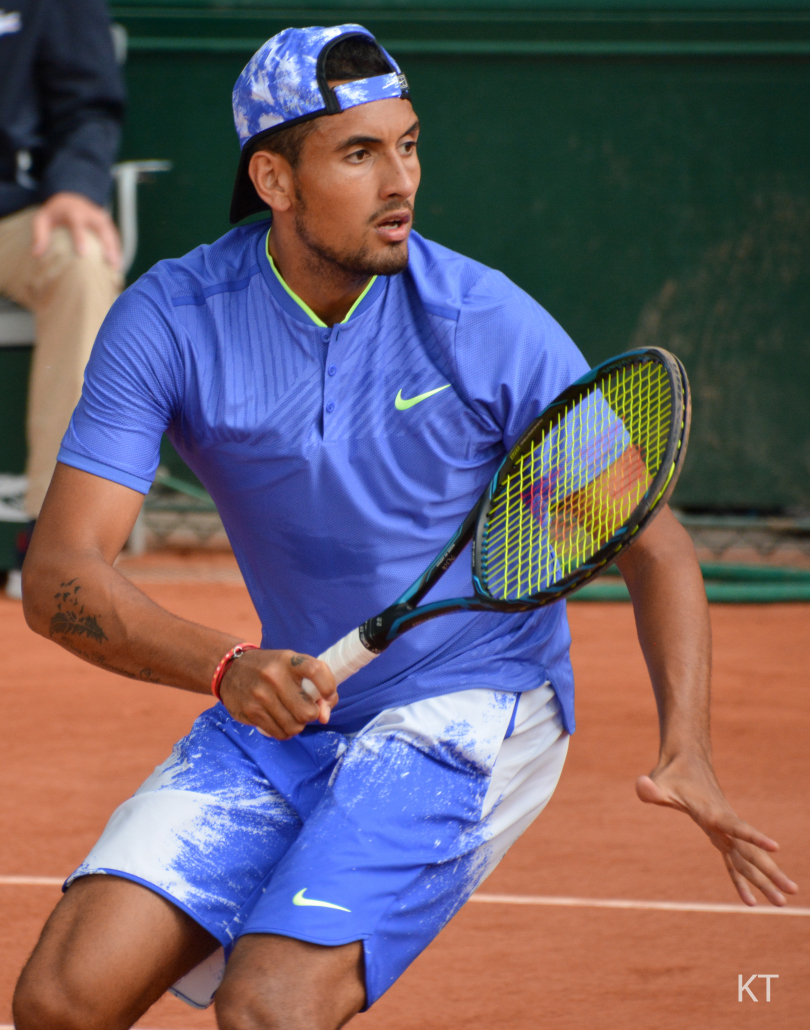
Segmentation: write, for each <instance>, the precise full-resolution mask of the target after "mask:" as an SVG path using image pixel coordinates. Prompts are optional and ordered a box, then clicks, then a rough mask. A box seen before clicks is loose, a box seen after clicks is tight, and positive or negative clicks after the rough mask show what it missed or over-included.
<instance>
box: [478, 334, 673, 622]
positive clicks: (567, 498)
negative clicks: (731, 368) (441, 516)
mask: <svg viewBox="0 0 810 1030" xmlns="http://www.w3.org/2000/svg"><path fill="white" fill-rule="evenodd" d="M689 419H690V402H689V388H688V382H687V379H686V373H685V371H684V369H683V366H682V365H681V363H680V362H679V361H678V359H677V358H676V357H675V356H674V355H672V354H670V353H669V352H668V351H665V350H662V349H660V348H657V347H650V348H645V349H643V350H636V351H630V352H629V353H627V354H622V355H620V356H619V357H617V358H614V359H613V360H611V361H608V362H605V363H604V364H602V365H599V366H598V367H597V368H595V369H592V370H591V371H590V372H589V373H588V374H587V375H585V376H583V377H582V378H581V379H579V380H577V382H575V383H573V384H572V385H571V386H569V387H568V388H567V389H566V390H565V391H564V392H563V393H562V394H560V396H559V397H558V398H557V399H556V400H555V401H554V402H553V403H552V404H551V405H549V407H548V408H546V409H545V411H544V412H543V413H542V414H541V415H540V417H539V418H538V419H537V420H536V421H535V422H534V423H533V424H532V425H531V426H530V427H529V428H528V430H527V431H526V432H525V433H524V434H523V436H522V437H521V438H520V439H519V440H518V441H517V443H516V444H515V446H514V447H513V448H512V450H511V451H510V452H509V455H508V456H507V458H506V460H505V461H504V463H503V464H502V465H501V467H500V469H499V470H498V472H497V473H496V475H495V477H494V478H493V480H492V482H491V484H490V487H489V490H488V491H487V492H486V494H485V495H484V497H483V498H482V500H481V504H480V507H479V510H478V516H477V524H476V530H475V534H474V537H473V583H474V586H475V592H476V594H477V596H478V597H479V598H481V599H482V600H487V601H490V602H494V606H497V607H499V608H511V607H515V608H521V607H533V606H534V605H536V604H547V603H549V602H550V601H553V600H556V599H557V598H559V597H563V596H565V595H566V594H569V593H571V592H572V591H574V590H576V589H577V588H578V587H580V586H582V585H583V584H584V583H586V582H587V581H588V580H589V579H591V578H592V577H593V576H595V575H597V574H598V573H599V572H601V571H603V570H604V567H605V566H606V565H607V564H608V563H609V562H611V561H613V560H614V559H615V558H616V557H618V555H619V554H620V553H621V552H622V551H623V550H624V549H625V548H626V547H628V546H629V545H630V544H631V543H632V542H633V541H634V540H635V539H636V538H637V536H638V534H639V533H640V531H641V530H642V529H643V528H644V526H645V525H647V524H648V523H649V522H650V520H651V519H652V518H653V517H654V516H655V514H656V512H657V511H659V510H660V508H661V506H662V505H663V504H664V503H665V502H666V500H667V498H668V497H669V495H670V494H671V492H672V489H673V487H674V486H675V483H676V481H677V478H678V474H679V473H680V470H681V467H682V465H683V460H684V457H685V455H686V445H687V441H688V436H689Z"/></svg>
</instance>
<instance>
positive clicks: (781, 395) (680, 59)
mask: <svg viewBox="0 0 810 1030" xmlns="http://www.w3.org/2000/svg"><path fill="white" fill-rule="evenodd" d="M113 12H114V17H115V18H116V20H117V21H118V22H120V23H121V24H123V25H124V26H125V27H126V29H127V31H128V33H129V39H130V53H129V60H128V63H127V69H126V72H127V79H128V85H129V90H130V97H131V111H130V115H129V121H128V125H127V130H126V137H125V146H124V154H123V156H124V157H132V158H134V157H138V158H169V159H171V160H172V161H173V162H174V169H173V171H172V172H170V173H168V174H166V175H163V176H160V177H159V178H157V179H156V181H155V182H154V184H152V185H150V186H147V187H145V188H143V189H142V190H141V212H142V215H141V231H142V245H141V250H140V253H139V256H138V261H137V265H136V268H135V269H133V273H134V274H139V273H140V272H142V271H144V270H145V269H146V268H148V267H149V265H151V264H152V263H153V262H154V261H156V260H158V259H160V258H162V257H167V256H175V255H179V254H182V253H183V252H184V251H186V250H188V249H190V248H191V247H193V246H195V245H197V244H199V243H201V242H208V241H211V240H213V239H215V238H216V237H217V236H219V235H220V234H221V233H223V232H225V231H227V229H228V222H227V208H228V202H229V196H230V189H231V184H232V178H233V172H234V168H235V165H236V159H237V154H238V148H237V144H236V139H235V135H234V132H233V126H232V122H231V113H230V90H231V87H232V84H233V82H234V79H235V78H236V76H237V74H238V73H239V71H240V69H241V68H242V66H243V65H244V63H245V62H246V60H247V59H248V58H249V56H250V54H251V53H252V51H253V50H254V49H255V48H256V47H257V46H259V45H260V44H261V42H262V41H263V40H264V39H265V38H267V37H268V36H269V35H271V34H272V33H274V32H276V31H278V30H279V29H280V28H282V27H284V26H285V25H291V24H296V25H307V24H330V23H335V22H339V21H355V20H356V21H362V22H363V23H364V24H366V25H367V26H368V27H369V28H370V29H372V31H374V32H376V33H377V34H378V36H379V38H380V39H381V41H382V42H383V43H385V44H386V45H387V46H389V47H390V49H391V50H392V51H393V52H394V53H395V54H396V56H397V57H398V59H399V60H400V62H401V64H402V65H403V68H404V70H405V72H406V74H407V75H408V78H409V80H410V82H411V87H412V95H413V99H414V104H415V106H416V108H417V111H418V113H419V115H420V118H421V120H422V123H423V127H424V129H423V131H424V135H423V137H422V141H421V143H420V149H421V156H422V162H423V169H424V175H423V185H422V189H421V192H420V195H419V197H418V200H417V222H416V224H417V228H418V229H419V231H420V232H422V233H423V234H425V235H427V236H429V237H431V238H433V239H436V240H438V241H440V242H441V243H444V244H446V245H448V246H450V247H453V248H455V249H457V250H460V251H462V252H464V253H467V254H469V255H471V256H473V257H475V258H478V259H479V260H481V261H484V262H486V263H488V264H491V265H494V266H495V267H497V268H500V269H502V270H503V271H504V272H506V273H507V274H508V275H509V276H511V277H512V278H513V279H514V280H515V281H516V282H518V283H519V284H520V285H521V286H523V287H524V288H525V289H526V290H528V291H529V292H530V293H531V294H532V295H533V296H534V297H536V298H537V299H538V300H539V301H540V302H541V303H542V304H543V305H544V306H545V307H547V308H548V309H549V310H550V311H551V313H552V314H553V315H554V316H555V317H556V318H557V319H558V320H559V321H560V322H561V323H562V324H563V326H565V328H566V329H567V330H568V331H569V332H570V333H571V335H572V336H573V337H574V339H575V340H576V341H577V343H578V344H579V345H580V346H581V348H582V349H583V351H584V353H585V354H586V356H587V357H588V358H589V359H590V360H592V361H596V360H598V359H600V358H603V357H606V356H608V355H610V354H613V353H616V352H619V351H622V350H626V349H628V348H629V347H631V346H634V345H637V344H647V343H651V344H652V343H654V344H660V345H663V346H666V347H669V348H671V349H672V350H674V351H675V352H676V353H678V354H679V355H680V356H681V358H682V359H683V360H684V362H685V363H686V366H687V369H688V371H689V373H690V376H691V380H692V384H693V388H694V399H695V407H694V418H693V441H692V449H691V453H690V458H689V461H688V464H687V468H686V470H685V473H684V476H683V478H682V481H681V484H680V486H679V489H678V493H677V496H676V500H677V501H678V502H679V503H680V504H682V505H689V506H694V507H705V508H712V509H728V508H734V509H749V508H751V509H753V508H757V509H760V510H762V509H766V510H773V509H786V508H787V509H791V508H807V507H810V419H808V409H810V405H808V389H809V388H810V328H809V327H810V132H809V131H808V128H810V126H808V114H809V113H810V0H802V2H799V0H794V2H793V3H790V2H782V3H779V4H763V3H758V4H754V3H747V4H746V3H745V2H744V0H737V2H736V3H725V2H721V0H715V3H714V4H713V5H711V7H710V8H709V7H708V6H707V5H706V4H703V5H700V4H696V3H690V2H687V0H681V2H676V0H670V3H668V4H666V5H664V4H661V3H658V4H651V3H649V2H648V3H646V4H645V3H642V2H638V3H631V2H627V0H624V2H619V0H616V2H615V3H613V4H610V5H609V4H605V3H601V4H600V3H598V2H592V3H591V4H589V5H586V6H583V7H582V8H576V7H575V6H573V5H571V4H570V3H565V2H562V0H558V2H556V3H555V2H552V0H547V2H544V3H541V2H539V0H524V2H523V3H518V2H515V0H511V2H508V3H504V4H497V5H496V4H494V3H492V2H489V3H485V2H475V0H465V2H463V3H462V2H459V0H444V2H443V3H430V2H428V0H422V2H421V3H408V2H402V0H392V2H390V3H380V2H377V0H367V2H365V3H358V2H355V3H340V2H332V3H329V2H322V3H321V4H320V5H319V6H318V7H305V6H304V5H290V4H287V5H285V6H284V7H283V8H282V7H278V6H275V5H273V4H271V3H266V2H255V3H246V2H241V3H234V4H228V5H224V4H220V5H217V6H214V5H213V4H211V5H206V4H204V3H201V2H200V0H197V2H190V0H189V2H186V3H181V2H178V0H174V2H172V3H156V2H155V0H151V3H149V4H148V5H147V4H145V3H144V4H140V3H132V2H130V3H129V5H127V6H115V7H114V8H113Z"/></svg>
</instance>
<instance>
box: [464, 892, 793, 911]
mask: <svg viewBox="0 0 810 1030" xmlns="http://www.w3.org/2000/svg"><path fill="white" fill-rule="evenodd" d="M470 901H483V902H484V903H485V904H490V905H555V906H560V907H562V908H633V909H651V910H653V911H657V912H734V913H741V914H742V915H753V916H810V908H789V907H786V908H777V907H776V906H775V905H768V906H767V907H765V905H763V904H760V905H757V907H756V908H748V906H747V905H742V904H740V905H724V904H721V903H720V902H717V903H716V904H710V903H709V904H707V903H703V902H697V901H622V900H619V899H614V898H553V897H543V896H542V895H540V894H473V896H472V897H471V898H470Z"/></svg>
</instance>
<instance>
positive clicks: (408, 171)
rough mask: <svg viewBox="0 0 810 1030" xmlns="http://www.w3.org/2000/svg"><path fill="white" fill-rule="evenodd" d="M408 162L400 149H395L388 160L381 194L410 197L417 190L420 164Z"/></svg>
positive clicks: (384, 195)
mask: <svg viewBox="0 0 810 1030" xmlns="http://www.w3.org/2000/svg"><path fill="white" fill-rule="evenodd" d="M412 164H416V162H411V161H409V162H407V163H406V161H405V160H404V159H403V157H402V155H401V154H400V153H399V152H398V151H394V153H393V154H391V155H390V157H389V160H388V161H387V162H386V174H385V177H384V179H383V183H382V188H381V190H380V195H381V196H383V197H410V196H411V195H412V194H413V193H415V192H416V186H417V184H418V182H419V165H418V164H416V167H415V168H414V167H412Z"/></svg>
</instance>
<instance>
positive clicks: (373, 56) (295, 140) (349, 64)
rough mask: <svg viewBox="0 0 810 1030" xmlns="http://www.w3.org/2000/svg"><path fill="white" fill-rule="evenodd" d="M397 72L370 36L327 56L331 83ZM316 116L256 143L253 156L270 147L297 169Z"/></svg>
mask: <svg viewBox="0 0 810 1030" xmlns="http://www.w3.org/2000/svg"><path fill="white" fill-rule="evenodd" d="M390 71H393V69H392V68H391V65H390V64H389V62H388V60H387V59H386V56H385V54H384V53H383V52H382V50H380V48H379V46H378V45H377V44H376V43H375V42H374V41H373V40H371V39H369V38H368V36H349V37H348V38H346V39H341V40H340V42H339V43H335V45H334V46H333V47H332V49H331V50H330V51H329V53H328V54H327V55H326V63H325V65H324V74H325V75H326V78H327V80H328V81H329V82H345V81H351V80H353V79H370V78H371V77H372V76H374V75H387V74H388V72H390ZM316 121H317V119H316V118H310V119H309V120H308V121H306V122H299V123H298V125H291V126H289V128H286V129H279V130H278V132H274V133H272V134H271V135H269V136H265V137H264V138H263V139H260V140H258V141H257V142H256V144H255V146H254V147H253V150H252V152H251V157H252V156H253V154H255V153H256V151H257V150H269V151H270V152H271V153H273V154H280V155H281V156H282V157H283V158H285V159H286V160H287V161H288V162H289V163H290V167H291V168H297V167H298V165H299V163H300V161H301V152H302V151H303V149H304V141H305V140H306V138H307V136H309V134H310V133H311V132H312V130H313V129H314V128H315V122H316Z"/></svg>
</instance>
